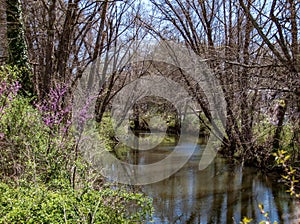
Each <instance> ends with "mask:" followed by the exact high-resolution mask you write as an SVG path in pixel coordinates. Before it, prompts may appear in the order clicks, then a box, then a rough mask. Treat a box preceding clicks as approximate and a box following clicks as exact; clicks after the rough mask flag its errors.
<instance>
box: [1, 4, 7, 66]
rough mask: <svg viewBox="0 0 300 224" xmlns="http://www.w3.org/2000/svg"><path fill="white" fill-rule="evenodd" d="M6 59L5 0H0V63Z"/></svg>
mask: <svg viewBox="0 0 300 224" xmlns="http://www.w3.org/2000/svg"><path fill="white" fill-rule="evenodd" d="M6 60H7V20H6V0H0V64H3V63H4V62H5V61H6Z"/></svg>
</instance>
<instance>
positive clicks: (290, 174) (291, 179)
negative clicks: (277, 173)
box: [273, 150, 300, 198]
mask: <svg viewBox="0 0 300 224" xmlns="http://www.w3.org/2000/svg"><path fill="white" fill-rule="evenodd" d="M273 156H274V157H275V161H276V164H277V166H279V167H281V168H283V171H284V174H283V175H281V176H282V178H283V180H284V182H285V184H286V185H287V186H288V188H289V189H288V190H287V192H289V193H290V195H294V196H296V197H297V198H300V193H299V192H297V189H296V186H297V183H298V182H299V180H298V176H297V172H296V171H297V170H296V169H295V168H294V167H293V166H292V165H291V164H290V163H289V160H290V158H291V154H289V153H288V152H287V151H285V150H278V151H277V152H275V153H274V154H273Z"/></svg>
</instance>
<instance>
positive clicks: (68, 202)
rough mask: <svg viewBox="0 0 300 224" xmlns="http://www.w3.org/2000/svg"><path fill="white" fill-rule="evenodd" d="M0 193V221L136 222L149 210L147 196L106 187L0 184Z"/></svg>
mask: <svg viewBox="0 0 300 224" xmlns="http://www.w3.org/2000/svg"><path fill="white" fill-rule="evenodd" d="M0 195H1V197H0V223H139V222H142V221H143V220H145V219H146V218H147V217H148V216H149V215H151V212H152V207H151V200H150V199H149V198H146V197H144V196H143V195H142V194H137V193H128V192H126V191H125V190H113V189H110V188H104V189H101V190H100V191H96V190H92V189H91V188H83V189H80V190H77V191H76V190H73V189H72V188H70V187H64V188H62V189H60V190H51V189H49V188H47V187H46V186H45V185H34V186H26V187H25V186H23V187H20V186H19V187H12V186H9V185H7V184H4V183H0ZM134 205H135V206H134Z"/></svg>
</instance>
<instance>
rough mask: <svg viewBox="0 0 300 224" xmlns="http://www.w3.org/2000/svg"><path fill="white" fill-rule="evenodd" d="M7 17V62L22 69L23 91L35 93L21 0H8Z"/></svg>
mask: <svg viewBox="0 0 300 224" xmlns="http://www.w3.org/2000/svg"><path fill="white" fill-rule="evenodd" d="M6 18H7V41H8V59H7V63H8V64H11V65H16V66H18V67H19V69H21V70H22V76H21V77H20V78H21V82H22V89H23V92H24V93H26V94H32V93H33V85H32V80H31V71H30V67H29V64H28V55H27V46H26V42H25V36H24V27H23V19H22V6H21V2H20V0H6Z"/></svg>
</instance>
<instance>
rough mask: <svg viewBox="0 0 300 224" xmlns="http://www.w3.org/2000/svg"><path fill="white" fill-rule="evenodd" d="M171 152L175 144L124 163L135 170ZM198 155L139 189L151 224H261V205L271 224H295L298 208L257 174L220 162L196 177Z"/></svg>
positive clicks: (279, 187)
mask: <svg viewBox="0 0 300 224" xmlns="http://www.w3.org/2000/svg"><path fill="white" fill-rule="evenodd" d="M174 146H175V141H171V142H167V143H164V144H161V145H160V146H158V147H157V148H155V149H153V150H149V151H139V152H136V151H135V152H132V153H130V155H129V157H127V160H128V161H129V160H131V161H134V163H138V164H148V163H151V162H156V161H157V160H159V159H162V158H165V157H166V156H167V155H168V154H169V153H170V152H171V150H172V148H173V147H174ZM202 149H203V145H201V144H199V147H198V149H197V150H196V151H195V152H194V154H193V156H192V157H191V159H190V160H189V162H188V163H187V164H186V165H185V166H184V167H183V168H182V169H180V171H178V172H177V173H176V174H174V175H172V176H171V177H170V178H168V179H166V180H163V181H160V182H157V183H154V184H149V185H145V186H143V187H142V190H143V192H145V193H146V194H147V195H149V196H151V197H152V198H153V202H154V207H155V213H154V223H218V224H219V223H239V222H240V221H241V220H242V219H243V217H244V216H247V217H252V218H253V219H254V220H253V222H252V223H258V222H259V220H265V218H264V216H263V214H260V211H259V209H258V204H259V203H263V205H264V207H265V211H266V212H269V216H270V218H271V221H272V222H273V221H277V222H279V223H299V220H300V219H299V218H300V215H299V214H298V213H299V210H300V208H299V205H298V203H297V202H296V201H294V200H292V199H291V198H290V197H289V195H288V194H287V193H286V192H285V190H284V186H282V184H280V183H277V182H275V181H272V180H271V178H270V177H267V176H266V175H264V174H262V173H261V172H258V171H257V170H256V169H253V168H245V167H244V168H243V169H242V168H241V167H233V166H231V165H229V163H228V161H226V160H225V159H223V158H220V157H217V158H216V159H215V160H214V162H213V163H212V164H211V165H210V166H209V167H208V168H207V169H205V170H203V171H199V170H198V163H199V160H200V158H201V150H202ZM297 212H298V213H297ZM297 220H298V221H297Z"/></svg>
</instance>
